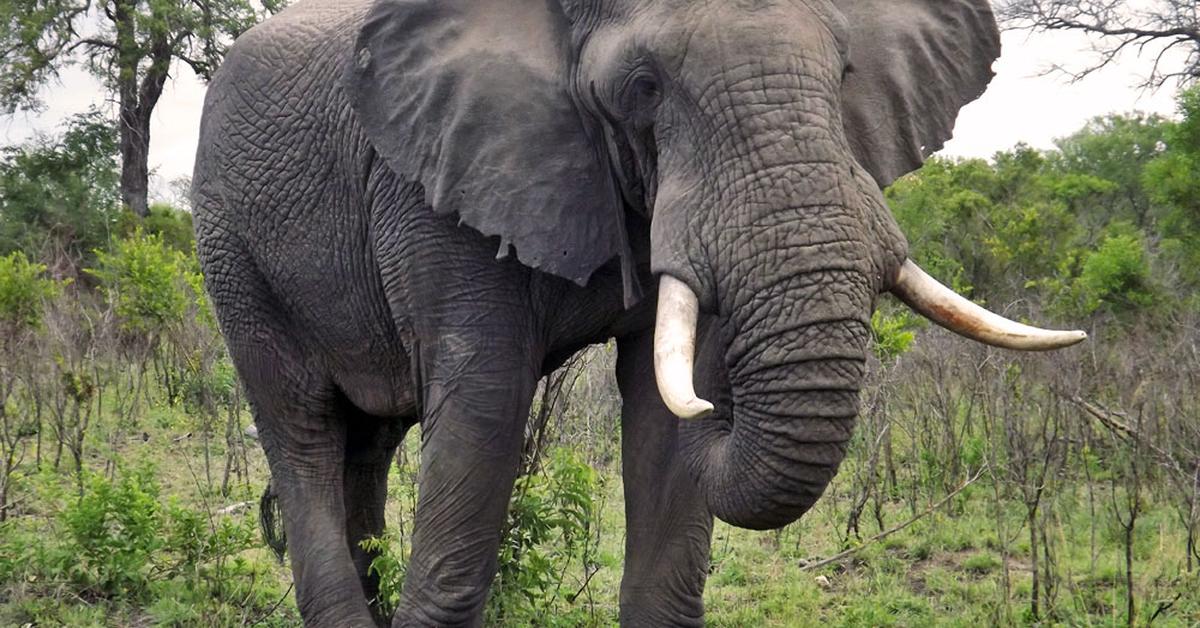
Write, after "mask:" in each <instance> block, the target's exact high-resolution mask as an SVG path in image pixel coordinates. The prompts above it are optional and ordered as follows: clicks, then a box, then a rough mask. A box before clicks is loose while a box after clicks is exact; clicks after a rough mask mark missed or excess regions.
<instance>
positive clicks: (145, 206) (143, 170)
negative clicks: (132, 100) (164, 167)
mask: <svg viewBox="0 0 1200 628" xmlns="http://www.w3.org/2000/svg"><path fill="white" fill-rule="evenodd" d="M149 159H150V121H149V119H148V118H147V119H146V120H145V121H142V120H139V119H137V112H136V111H134V112H128V113H127V112H126V111H125V106H124V104H122V106H121V201H122V202H123V203H124V204H125V207H127V208H129V211H132V212H133V213H135V214H137V215H138V216H141V217H143V218H144V217H146V216H147V215H149V214H150V203H149V200H148V199H147V197H148V195H149V187H150V165H149Z"/></svg>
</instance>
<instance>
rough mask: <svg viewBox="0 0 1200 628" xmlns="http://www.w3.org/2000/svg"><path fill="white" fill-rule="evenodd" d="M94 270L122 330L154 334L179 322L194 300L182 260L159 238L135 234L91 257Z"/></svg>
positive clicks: (184, 259) (139, 233)
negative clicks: (94, 259)
mask: <svg viewBox="0 0 1200 628" xmlns="http://www.w3.org/2000/svg"><path fill="white" fill-rule="evenodd" d="M96 262H97V267H96V268H89V269H87V272H88V273H89V274H91V275H94V276H95V277H97V278H99V279H100V282H101V284H102V286H103V288H104V290H105V292H106V294H107V295H108V299H109V303H111V304H112V306H113V308H114V309H115V311H116V313H117V316H119V317H120V318H121V326H122V328H123V329H125V330H126V331H129V332H133V333H157V332H161V331H163V330H164V329H165V328H166V327H167V326H168V325H170V324H172V323H174V322H176V321H178V320H180V319H181V318H182V317H183V315H184V312H185V311H186V310H187V307H188V304H189V302H190V301H191V300H192V299H193V298H194V296H193V295H192V294H191V291H192V284H191V282H190V281H189V271H190V265H189V260H188V258H187V257H186V256H185V255H184V254H182V253H180V252H179V251H177V250H175V249H172V248H171V247H169V246H167V245H166V243H165V242H164V241H163V237H162V236H161V235H159V234H152V233H146V232H144V231H142V230H140V229H138V230H135V231H134V233H133V235H131V236H129V237H128V238H124V239H122V240H117V241H116V242H114V243H113V245H112V249H111V251H97V252H96Z"/></svg>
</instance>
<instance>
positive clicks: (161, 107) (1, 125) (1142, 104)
mask: <svg viewBox="0 0 1200 628" xmlns="http://www.w3.org/2000/svg"><path fill="white" fill-rule="evenodd" d="M1003 44H1004V48H1003V55H1002V56H1001V57H1000V59H999V60H998V61H997V62H996V65H995V66H994V69H995V71H996V78H995V79H993V80H992V83H991V85H990V86H989V87H988V91H987V92H986V93H985V94H984V95H983V97H982V98H980V99H979V100H978V101H976V102H974V103H972V104H970V105H968V106H967V107H966V108H965V109H963V111H962V114H961V115H960V116H959V119H958V124H957V127H956V128H955V132H954V139H953V140H951V141H950V142H949V143H948V144H947V145H946V148H945V149H944V150H943V151H942V154H946V155H953V156H970V157H990V156H991V155H992V154H993V153H995V152H996V151H998V150H1003V149H1007V148H1011V147H1012V146H1013V145H1014V144H1016V143H1017V142H1025V143H1027V144H1030V145H1032V146H1034V147H1037V148H1049V147H1051V146H1052V142H1053V140H1054V138H1056V137H1061V136H1063V135H1067V134H1069V133H1071V132H1072V131H1074V130H1076V129H1078V128H1079V127H1081V126H1082V125H1083V124H1084V123H1085V122H1086V121H1087V120H1089V119H1090V118H1092V117H1095V116H1098V115H1102V114H1105V113H1109V112H1128V111H1134V110H1138V111H1145V112H1156V113H1161V114H1165V115H1173V114H1174V112H1175V106H1174V96H1175V90H1174V88H1173V86H1168V87H1166V88H1164V89H1161V90H1159V91H1158V92H1157V93H1149V92H1142V91H1140V90H1138V89H1136V88H1135V87H1133V86H1134V85H1137V84H1139V83H1140V80H1141V79H1142V78H1143V77H1144V76H1145V75H1146V74H1148V73H1149V63H1150V59H1149V58H1148V57H1147V58H1143V59H1138V58H1136V57H1134V56H1132V55H1130V56H1127V57H1125V58H1123V59H1121V60H1120V62H1119V63H1117V64H1115V65H1113V66H1110V67H1109V68H1106V69H1105V70H1103V71H1101V72H1098V73H1096V74H1094V75H1092V76H1090V77H1089V78H1087V79H1086V80H1084V81H1082V82H1080V83H1077V84H1074V85H1071V84H1068V83H1067V82H1066V80H1065V79H1064V78H1062V77H1061V76H1040V74H1041V73H1042V72H1043V71H1044V70H1045V69H1046V68H1048V67H1050V66H1051V65H1052V64H1053V63H1060V64H1064V65H1066V66H1068V67H1079V66H1081V65H1082V64H1084V63H1085V62H1086V60H1087V59H1089V58H1090V57H1089V56H1088V54H1087V52H1086V51H1087V49H1088V40H1087V39H1086V38H1084V37H1082V36H1078V35H1073V34H1063V33H1055V34H1039V35H1027V34H1024V33H1013V32H1010V33H1005V34H1004V37H1003ZM106 98H107V96H106V94H105V92H104V90H102V89H101V88H100V86H99V85H98V84H97V83H96V82H95V81H94V80H93V79H91V78H90V77H89V76H87V75H86V74H84V73H83V72H81V71H78V70H71V71H68V72H65V73H63V75H62V81H61V84H60V85H57V86H55V87H53V88H50V89H48V90H47V92H46V96H45V101H46V103H47V105H48V106H49V108H48V109H47V111H45V112H44V113H43V114H41V115H37V116H34V115H30V114H17V115H16V116H13V117H12V118H11V119H0V139H2V140H3V142H2V143H3V144H5V145H8V144H14V143H17V142H20V141H22V140H24V139H27V138H28V137H30V136H31V135H32V134H33V133H35V132H37V131H54V130H55V129H56V128H57V127H58V125H59V124H60V123H61V121H62V120H63V119H64V118H65V117H67V116H69V115H71V114H74V113H78V112H82V111H85V110H87V109H88V107H89V106H90V105H92V104H104V103H105V100H106ZM203 100H204V86H203V84H201V83H200V82H199V81H198V80H196V79H195V78H194V77H192V76H191V75H190V74H188V73H187V72H186V71H180V77H179V78H177V79H174V80H173V81H172V82H171V83H169V84H168V86H167V90H166V92H165V93H164V94H163V97H162V100H161V101H160V102H159V104H158V107H157V108H156V109H155V113H154V120H153V128H152V129H151V145H150V167H151V168H152V169H153V171H154V173H155V175H156V177H155V181H154V182H152V184H151V188H152V195H153V194H154V193H155V192H158V193H160V194H161V193H163V191H164V190H165V189H166V188H165V183H166V182H167V181H170V180H171V179H174V178H176V177H179V176H185V175H190V174H191V169H192V160H193V157H194V155H195V148H196V140H197V134H198V130H199V125H200V109H201V106H202V104H203ZM110 106H111V105H110Z"/></svg>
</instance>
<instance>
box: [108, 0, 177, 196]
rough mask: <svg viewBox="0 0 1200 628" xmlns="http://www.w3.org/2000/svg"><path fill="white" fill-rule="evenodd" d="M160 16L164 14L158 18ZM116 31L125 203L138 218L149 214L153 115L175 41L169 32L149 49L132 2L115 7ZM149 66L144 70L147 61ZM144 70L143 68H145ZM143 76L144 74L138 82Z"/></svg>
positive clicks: (154, 40) (124, 0) (126, 0)
mask: <svg viewBox="0 0 1200 628" xmlns="http://www.w3.org/2000/svg"><path fill="white" fill-rule="evenodd" d="M155 17H160V16H155ZM113 18H114V22H115V24H116V28H117V47H118V48H119V52H118V53H117V72H118V74H117V96H118V103H119V105H120V114H119V118H120V131H121V201H122V202H123V203H124V204H125V206H126V207H128V208H129V210H130V211H132V212H133V213H134V214H137V215H138V216H142V217H145V216H147V215H149V213H150V204H149V201H148V198H147V197H148V195H149V188H150V166H149V161H150V114H151V113H153V111H154V106H155V105H157V104H158V99H159V97H160V96H162V91H163V86H164V85H165V84H166V81H167V71H168V70H169V69H170V66H171V50H172V45H171V42H170V41H169V40H168V39H167V35H166V33H164V32H159V33H157V34H155V35H154V37H153V38H152V39H151V41H150V42H149V43H150V50H149V51H148V54H147V51H145V50H143V49H142V47H141V46H139V45H138V42H137V41H136V24H135V17H134V7H133V6H132V5H131V3H130V2H129V0H118V1H117V2H115V3H114V12H113ZM144 60H148V61H149V65H148V66H144V65H143V61H144ZM143 67H144V69H143ZM139 73H141V74H143V76H141V80H140V81H139V78H138V75H139Z"/></svg>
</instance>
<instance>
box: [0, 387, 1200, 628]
mask: <svg viewBox="0 0 1200 628" xmlns="http://www.w3.org/2000/svg"><path fill="white" fill-rule="evenodd" d="M149 418H150V419H151V420H147V421H144V422H143V427H142V428H139V430H136V431H134V432H131V434H130V436H129V438H127V439H126V440H125V441H123V442H122V443H121V444H120V450H121V456H120V459H121V468H122V470H123V471H124V470H127V469H134V468H136V467H137V466H138V465H141V464H145V463H149V464H153V465H154V466H155V467H156V468H157V474H158V475H157V477H158V481H159V483H160V484H161V486H162V492H161V498H162V499H163V501H164V502H165V501H166V500H168V499H174V500H177V501H178V502H179V503H183V504H188V505H191V506H193V507H195V508H197V509H201V510H208V511H216V510H219V509H220V508H222V507H224V506H226V505H228V504H231V503H237V502H243V501H248V502H253V505H252V506H250V508H249V509H248V510H247V512H245V513H244V514H241V515H237V516H241V517H248V518H251V519H253V518H256V517H257V512H256V509H257V496H258V494H259V492H260V491H261V489H262V487H263V485H264V484H265V481H266V466H265V463H264V460H263V456H262V453H261V450H259V449H258V448H257V445H256V444H254V443H250V447H251V449H250V451H249V454H250V455H249V461H250V480H249V482H247V483H241V484H237V485H236V487H235V490H234V491H233V493H232V494H231V495H230V496H228V497H222V496H220V495H219V494H215V493H214V492H213V491H212V490H211V489H209V488H208V487H209V486H210V484H209V480H207V479H206V477H205V470H204V462H203V459H204V456H203V452H204V448H203V443H202V441H201V439H200V438H199V437H198V435H197V434H196V433H195V431H194V426H193V425H192V422H191V420H190V419H189V418H188V417H187V416H186V415H184V414H183V413H182V412H181V411H180V410H178V409H172V408H165V409H164V408H161V407H157V408H155V409H154V411H153V412H152V413H151V414H150V415H149ZM143 431H144V432H145V438H143V435H142V432H143ZM189 431H191V432H192V433H193V435H192V436H191V437H185V438H180V437H181V436H182V435H184V434H186V433H188V432H189ZM418 440H419V439H418V438H417V437H416V435H415V434H414V435H413V436H412V437H410V438H409V440H408V442H407V443H406V447H407V448H408V450H409V452H410V455H411V456H413V457H415V455H416V447H417V443H418ZM614 445H615V443H614ZM224 447H225V444H224V442H223V441H221V439H219V438H218V439H215V441H214V442H213V443H211V445H210V450H209V455H210V462H211V470H210V473H211V475H213V480H212V481H213V483H214V484H219V483H220V473H221V470H222V468H223V467H222V465H223V455H224ZM90 451H91V453H90V454H89V456H88V458H87V460H86V463H85V464H86V466H87V467H88V468H90V469H102V468H103V466H104V462H105V459H104V457H103V454H104V453H105V450H104V449H103V448H101V447H93V448H92V449H91V450H90ZM617 467H618V465H617V464H610V465H609V466H608V467H607V468H604V469H602V470H601V471H602V473H601V474H600V477H601V484H600V486H601V488H600V494H599V495H597V499H598V500H600V502H601V504H602V506H603V507H602V510H601V518H600V521H599V525H600V539H599V546H598V547H597V551H596V552H595V556H594V566H593V569H594V570H595V574H594V575H593V576H592V577H591V578H590V580H588V586H587V587H586V588H584V589H583V592H582V594H581V595H580V596H579V597H578V599H577V600H575V601H574V603H572V604H567V603H566V602H562V603H561V604H562V605H564V606H563V607H562V608H563V611H562V613H561V617H558V621H559V622H560V623H559V625H563V622H567V623H566V625H571V624H579V625H597V626H609V625H615V624H616V621H617V617H618V593H619V589H620V578H621V569H622V562H623V560H622V556H623V552H624V549H623V544H624V519H623V494H622V489H621V482H620V477H619V474H618V473H617V470H616V469H617ZM68 470H69V465H68V464H66V461H65V460H64V467H63V471H62V472H60V473H58V474H55V473H53V472H44V473H42V474H27V475H25V476H23V477H22V479H21V482H20V484H19V485H18V487H17V493H18V494H22V495H25V496H27V499H33V500H34V501H33V502H32V503H31V504H30V505H28V506H26V507H23V508H22V510H21V512H20V514H19V516H16V517H14V518H13V519H12V520H11V521H10V522H9V523H8V524H6V525H5V527H3V528H0V531H3V533H4V535H5V536H6V537H7V538H8V539H9V540H16V541H19V542H22V543H26V544H28V545H29V546H31V547H33V546H37V544H39V543H46V542H47V540H48V539H52V538H54V537H55V535H61V533H62V532H61V530H60V529H58V528H57V527H56V526H57V525H58V524H57V523H55V513H57V512H59V511H61V510H62V509H63V508H64V507H66V505H67V504H69V503H70V502H71V501H72V500H73V499H74V494H75V485H74V481H73V479H71V478H70V477H69V476H68V474H67V471H68ZM414 471H415V465H413V464H409V465H407V466H406V467H405V468H400V467H394V468H393V472H392V477H391V484H390V489H389V493H390V499H389V520H390V521H392V522H397V521H401V520H403V521H405V525H408V522H409V521H411V507H412V504H413V503H414V496H415V492H414V491H415V487H414V485H413V476H414ZM848 482H849V474H847V473H845V472H844V473H843V474H842V476H840V477H839V478H838V479H837V480H835V485H834V486H833V487H831V489H830V491H829V492H828V494H827V496H826V498H825V499H823V500H822V501H821V502H820V503H819V504H818V505H817V507H816V508H814V510H813V511H812V512H810V513H809V514H808V515H806V517H805V518H804V519H803V520H802V521H800V522H798V523H796V524H793V525H792V526H789V527H788V528H786V529H784V530H782V531H776V532H752V531H747V530H740V529H735V528H732V527H730V526H728V525H726V524H724V523H721V522H717V524H716V525H715V527H714V532H713V544H712V566H711V574H710V576H709V579H708V586H707V589H706V592H705V605H706V608H707V613H708V615H707V617H708V623H709V624H710V625H713V626H731V627H732V626H809V625H811V626H822V627H824V626H985V625H996V624H1011V625H1032V624H1033V623H1034V621H1033V618H1032V616H1031V614H1030V610H1029V598H1030V591H1031V569H1032V557H1031V556H1030V555H1029V540H1028V530H1027V528H1025V527H1024V525H1023V518H1024V514H1025V513H1024V511H1023V509H1021V508H1020V507H1019V506H1018V505H1017V504H1016V503H1015V502H1011V501H1006V502H1005V503H1004V507H1003V508H1000V509H997V508H996V507H995V504H994V493H993V491H992V490H990V488H988V487H986V486H973V487H971V490H969V491H965V492H964V493H963V494H962V495H960V496H959V498H956V499H955V500H952V501H951V502H949V503H948V504H946V505H945V506H944V507H942V508H940V509H938V510H935V511H934V512H932V513H931V514H930V515H929V516H927V517H924V518H922V519H920V520H918V521H916V522H915V523H913V524H912V525H911V526H909V527H907V528H906V529H904V530H902V531H900V532H897V533H895V534H892V535H890V536H888V537H886V538H885V539H883V540H882V541H879V542H874V543H866V544H861V542H860V541H859V540H858V539H856V538H854V537H849V538H847V537H846V536H845V521H846V514H847V508H848V500H847V498H846V497H845V491H846V490H848V489H847V488H846V486H845V485H846V484H848ZM981 484H982V482H981ZM1093 488H1094V491H1095V493H1096V495H1102V496H1103V495H1107V493H1104V492H1103V491H1105V490H1108V489H1107V486H1096V487H1093ZM1145 499H1146V505H1145V510H1144V512H1143V513H1142V516H1141V517H1140V518H1139V521H1138V525H1137V529H1136V541H1135V544H1134V556H1135V561H1136V564H1135V574H1134V578H1135V591H1136V595H1137V602H1138V611H1137V612H1138V616H1137V621H1136V623H1137V624H1138V625H1144V624H1145V623H1147V622H1148V621H1149V619H1150V616H1151V615H1152V614H1154V612H1155V611H1156V610H1158V609H1159V607H1160V606H1166V605H1168V604H1169V608H1167V609H1166V610H1164V611H1162V612H1160V613H1159V616H1158V617H1156V618H1155V621H1154V623H1155V625H1162V626H1189V625H1196V624H1200V587H1198V586H1197V585H1198V584H1200V582H1198V578H1197V576H1196V575H1195V574H1190V575H1189V574H1187V573H1186V572H1185V569H1184V566H1185V564H1186V563H1185V556H1184V553H1183V547H1184V536H1183V531H1182V528H1181V526H1180V525H1179V523H1178V518H1177V515H1176V514H1175V511H1174V510H1173V509H1172V508H1171V507H1170V506H1169V505H1168V504H1165V503H1160V502H1158V501H1156V499H1155V496H1154V495H1153V494H1148V495H1146V496H1145ZM927 501H934V500H932V499H930V500H927ZM923 508H924V504H922V505H921V506H920V507H919V508H918V509H917V510H920V509H923ZM1044 508H1045V509H1047V512H1049V513H1051V515H1052V516H1050V518H1049V519H1047V525H1046V529H1047V533H1048V535H1049V536H1050V543H1051V549H1052V553H1053V558H1054V565H1053V569H1052V575H1051V578H1052V580H1053V582H1054V587H1053V595H1052V598H1051V599H1050V600H1043V602H1042V606H1041V609H1040V610H1041V619H1042V622H1043V625H1072V626H1110V625H1124V624H1125V617H1124V608H1125V607H1124V603H1125V602H1124V599H1125V598H1124V596H1125V591H1124V588H1125V566H1124V553H1123V546H1122V545H1121V543H1122V539H1123V531H1122V530H1121V529H1120V527H1119V526H1117V525H1116V524H1115V523H1114V522H1113V520H1112V518H1111V517H1109V516H1102V517H1097V519H1096V523H1095V525H1094V526H1093V523H1092V522H1093V519H1092V518H1091V516H1090V511H1089V506H1088V500H1087V499H1086V487H1084V486H1073V487H1070V490H1069V491H1066V490H1063V491H1060V493H1059V494H1057V495H1056V496H1054V497H1053V498H1050V499H1048V501H1047V503H1046V505H1045V506H1044ZM913 511H914V508H913V507H912V506H911V505H909V504H907V503H905V502H904V501H903V500H895V501H892V502H888V503H886V504H885V505H884V511H883V518H884V525H885V529H886V528H890V527H893V526H896V525H898V524H900V523H902V522H904V521H906V520H908V519H909V518H910V517H911V516H912V514H913ZM1000 523H1003V528H1004V534H1003V535H1002V534H1001V533H1000V532H999V531H998V529H999V527H1000V526H999V524H1000ZM860 525H861V526H862V530H861V534H862V536H863V538H869V537H870V536H872V535H874V534H876V533H877V532H879V531H880V530H879V529H878V525H877V524H876V523H875V521H874V519H873V517H864V518H863V521H862V523H861V524H860ZM406 531H407V532H411V531H410V530H406ZM1004 535H1007V541H1005V540H1004V538H1003V536H1004ZM1093 537H1094V542H1095V546H1094V548H1093V545H1092V539H1093ZM13 545H14V544H13V543H8V544H7V545H6V544H3V543H0V551H3V549H2V548H3V547H13ZM856 545H857V546H859V549H858V551H857V552H856V553H854V554H853V555H851V556H850V557H848V558H846V559H845V560H843V561H841V562H839V563H836V564H832V565H829V566H825V567H822V568H819V569H813V570H806V569H805V568H804V566H805V565H807V564H809V563H811V562H813V561H815V560H818V559H821V558H823V557H827V556H831V555H833V554H836V553H837V552H839V551H842V550H843V549H845V548H847V547H852V546H856ZM9 558H10V559H11V558H12V557H9ZM238 558H239V559H240V560H244V561H246V563H247V564H248V565H251V566H252V568H253V569H255V570H256V573H258V574H259V575H257V576H256V578H257V579H256V580H255V581H254V582H253V583H252V584H250V585H243V586H244V590H241V591H239V592H238V593H237V595H236V596H235V597H237V598H238V599H240V600H242V601H243V603H241V604H240V605H239V604H218V605H215V606H214V605H212V604H208V605H207V606H204V607H205V608H207V609H208V610H207V611H206V612H205V613H204V614H203V615H202V616H200V615H197V612H198V611H197V609H198V608H200V607H201V606H203V602H204V600H202V599H199V598H198V597H197V596H198V595H203V592H202V591H189V590H187V589H186V588H180V587H179V586H177V584H178V583H171V582H156V583H154V584H153V586H151V587H150V589H149V591H148V592H147V593H146V594H145V595H144V596H143V597H141V598H139V599H136V600H133V599H119V598H110V599H106V598H103V597H96V596H88V595H80V594H79V593H78V592H76V591H73V590H72V589H71V587H70V586H68V585H67V584H66V583H65V582H47V581H46V580H45V575H44V574H39V573H36V572H35V571H27V572H24V573H15V574H10V575H11V576H12V577H11V578H9V579H8V580H7V581H5V582H3V584H0V625H5V626H7V625H15V626H20V625H25V624H34V625H71V626H125V625H196V624H202V625H219V626H235V625H243V624H245V623H248V622H251V621H253V620H262V621H263V622H264V623H265V624H267V625H281V626H282V625H291V624H294V623H295V621H296V611H295V606H294V602H293V601H292V599H291V595H290V594H289V593H288V591H289V587H290V571H289V570H288V569H287V567H286V566H283V565H279V564H277V563H275V562H274V560H273V558H272V557H271V555H270V554H269V552H268V551H267V550H266V549H265V548H262V547H255V548H252V549H249V550H246V551H244V552H242V553H241V554H240V555H239V556H238ZM3 559H4V557H3V556H0V561H2V560H3ZM1040 568H1042V569H1044V560H1043V562H1042V565H1040ZM585 579H587V578H586V576H585V574H584V572H583V569H582V566H581V565H577V564H572V565H570V566H569V570H568V572H566V574H565V576H564V583H563V587H562V590H564V591H566V590H569V591H570V592H571V593H574V592H576V591H578V590H579V589H580V587H582V583H583V582H584V580H585ZM1006 583H1007V585H1006ZM247 609H252V610H247ZM265 611H270V614H269V615H267V616H266V617H260V616H258V615H256V613H259V614H261V613H262V612H265Z"/></svg>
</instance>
